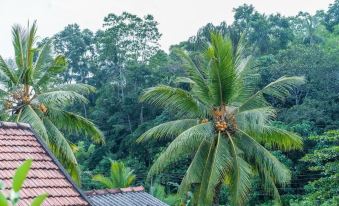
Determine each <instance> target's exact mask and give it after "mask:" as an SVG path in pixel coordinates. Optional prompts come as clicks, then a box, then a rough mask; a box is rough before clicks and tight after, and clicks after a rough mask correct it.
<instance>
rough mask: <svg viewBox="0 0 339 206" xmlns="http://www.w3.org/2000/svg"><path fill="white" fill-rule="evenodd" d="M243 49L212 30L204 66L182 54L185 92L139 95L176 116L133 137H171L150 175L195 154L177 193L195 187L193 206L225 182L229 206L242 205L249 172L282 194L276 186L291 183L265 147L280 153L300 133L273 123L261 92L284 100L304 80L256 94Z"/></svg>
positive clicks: (162, 89) (284, 80)
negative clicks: (227, 187)
mask: <svg viewBox="0 0 339 206" xmlns="http://www.w3.org/2000/svg"><path fill="white" fill-rule="evenodd" d="M242 49H243V48H242V47H241V44H240V45H239V47H238V48H234V49H233V48H232V42H231V41H230V40H229V39H224V38H223V37H222V36H221V35H219V34H213V35H212V38H211V45H210V47H209V48H208V49H207V50H206V51H205V53H206V62H207V63H206V64H196V63H195V62H194V61H193V60H192V59H191V58H190V57H189V56H188V55H187V54H186V53H185V52H182V51H179V53H181V55H182V58H183V61H184V68H185V71H186V73H187V75H188V77H182V78H179V79H178V81H179V82H182V83H184V84H188V85H189V86H190V89H189V90H188V91H187V90H185V89H182V88H175V87H170V86H165V85H160V86H156V87H151V88H149V89H147V90H146V91H145V93H144V94H143V95H142V96H141V100H142V101H143V102H148V103H150V104H153V105H157V106H161V107H165V108H167V109H169V110H170V111H172V112H174V113H176V114H177V115H176V116H177V117H178V119H177V120H174V121H170V122H166V123H163V124H160V125H158V126H156V127H153V128H152V129H150V130H148V131H147V132H145V133H144V134H143V135H141V137H140V138H139V139H138V142H142V141H146V140H149V139H152V138H155V139H161V138H168V137H175V138H174V139H173V141H172V142H171V143H170V145H169V146H168V147H167V149H166V150H165V151H164V152H163V153H162V154H161V155H160V156H159V158H158V159H157V160H156V161H155V162H154V164H153V166H152V167H151V169H150V171H149V177H151V176H153V175H155V174H158V173H160V172H161V171H162V170H163V169H164V168H166V167H167V166H168V165H170V164H171V163H173V162H176V161H178V160H179V159H181V158H183V157H187V156H189V155H193V159H192V161H191V164H190V166H189V168H188V169H187V172H186V174H185V176H184V178H183V180H182V182H181V186H180V189H179V190H180V193H185V192H186V191H188V190H191V189H193V191H194V201H193V202H194V205H211V204H212V202H214V204H218V201H219V191H220V187H221V186H222V184H223V183H226V184H227V185H228V186H229V189H230V199H231V204H232V205H243V204H245V202H246V199H247V197H248V195H249V193H248V191H249V190H250V183H251V181H250V178H251V175H252V171H255V172H257V173H258V174H259V176H260V177H261V179H262V181H263V182H264V185H265V188H266V189H267V190H269V191H273V194H274V196H275V197H276V198H277V199H279V193H278V190H277V188H276V186H275V185H276V184H281V185H286V184H288V183H289V181H290V179H291V177H290V172H289V170H288V169H287V168H286V167H285V166H284V165H283V164H282V163H280V162H279V160H278V159H277V158H275V157H274V156H273V155H272V154H271V153H270V152H269V151H268V150H267V149H266V148H265V147H268V148H279V149H281V150H284V151H289V150H293V149H300V148H301V147H302V141H301V139H300V137H299V136H298V135H296V134H294V133H291V132H288V131H285V130H282V129H279V128H275V127H273V126H272V125H270V121H271V118H272V117H273V116H274V114H275V111H274V109H273V108H272V107H271V106H270V105H269V103H268V102H267V101H266V99H265V96H267V95H269V96H272V97H274V98H277V99H284V98H285V97H286V96H288V95H289V91H290V90H291V89H292V88H294V86H296V85H299V84H302V83H303V82H304V79H303V78H302V77H281V78H279V79H277V80H276V81H273V82H271V83H270V84H268V85H267V86H265V87H263V88H262V89H261V90H259V91H257V92H254V89H255V87H253V84H250V83H249V82H251V78H250V76H248V75H247V74H248V72H249V71H248V67H246V62H244V61H243V60H244V59H243V56H242V53H241V52H242ZM252 80H253V79H252Z"/></svg>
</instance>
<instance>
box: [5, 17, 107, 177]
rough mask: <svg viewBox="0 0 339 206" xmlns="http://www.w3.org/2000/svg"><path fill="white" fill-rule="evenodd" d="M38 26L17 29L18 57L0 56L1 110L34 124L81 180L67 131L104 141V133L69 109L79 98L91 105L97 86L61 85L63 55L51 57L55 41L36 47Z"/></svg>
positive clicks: (65, 66)
mask: <svg viewBox="0 0 339 206" xmlns="http://www.w3.org/2000/svg"><path fill="white" fill-rule="evenodd" d="M36 31H37V26H36V22H34V23H33V24H32V25H31V26H29V25H28V27H27V28H23V27H21V26H19V25H15V26H13V28H12V35H13V46H14V51H15V59H14V60H15V61H14V63H12V64H8V63H6V62H5V61H4V59H3V58H2V57H1V56H0V84H1V87H0V109H1V111H2V118H3V119H5V120H9V121H16V122H25V123H29V124H30V125H31V126H32V127H33V129H34V130H35V131H36V132H37V133H38V134H39V135H40V136H41V138H42V139H43V140H44V141H45V143H46V144H47V145H48V146H49V147H50V149H51V150H52V151H53V153H54V154H55V155H56V156H57V158H58V159H59V160H60V161H61V163H62V164H63V165H64V166H65V167H66V168H67V169H68V171H69V172H70V174H71V176H72V177H73V178H74V179H75V180H76V181H77V182H79V181H80V180H79V168H78V163H77V161H76V158H75V156H74V154H73V151H72V148H71V146H70V143H69V141H68V140H67V138H66V137H65V136H64V135H66V134H67V135H71V134H77V135H84V136H87V137H90V138H91V139H92V140H93V141H94V142H97V143H100V142H103V134H102V133H101V132H100V130H99V129H98V128H96V127H95V125H94V124H93V123H92V122H91V121H89V120H88V119H86V118H84V117H82V116H80V115H78V114H75V113H72V112H69V111H66V110H65V107H67V106H69V105H72V104H73V103H75V102H79V103H86V102H87V99H86V98H85V97H84V95H87V94H89V93H91V92H93V91H94V88H93V87H92V86H89V85H85V84H59V82H58V81H57V80H58V74H60V73H61V72H64V71H65V69H66V68H67V63H66V60H65V58H64V57H63V56H56V57H55V58H53V57H52V56H51V42H50V41H48V42H46V43H44V44H43V45H41V46H40V47H38V48H37V47H35V43H36V38H37V37H36Z"/></svg>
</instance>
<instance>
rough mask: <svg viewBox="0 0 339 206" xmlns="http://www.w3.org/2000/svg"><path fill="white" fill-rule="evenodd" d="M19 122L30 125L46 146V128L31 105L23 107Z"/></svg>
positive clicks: (47, 139)
mask: <svg viewBox="0 0 339 206" xmlns="http://www.w3.org/2000/svg"><path fill="white" fill-rule="evenodd" d="M20 122H25V123H28V124H30V125H32V127H33V128H34V130H35V131H36V132H37V133H38V134H39V135H40V136H41V137H42V138H43V140H44V141H45V142H46V144H48V142H49V138H48V134H47V130H46V127H45V125H44V123H43V121H42V120H41V118H40V117H39V115H38V114H37V113H36V111H35V110H34V109H33V108H32V106H31V105H26V106H25V107H23V111H22V114H21V117H20Z"/></svg>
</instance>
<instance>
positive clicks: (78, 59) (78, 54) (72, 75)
mask: <svg viewBox="0 0 339 206" xmlns="http://www.w3.org/2000/svg"><path fill="white" fill-rule="evenodd" d="M93 41H94V35H93V33H92V32H91V31H90V30H88V29H85V30H80V27H79V25H77V24H70V25H68V26H66V27H65V28H64V30H63V31H61V32H59V33H57V34H56V35H54V37H53V46H54V47H53V48H54V52H55V53H56V54H60V55H64V56H65V57H66V58H67V60H68V69H67V70H66V71H65V72H64V73H63V74H61V76H62V77H63V79H64V80H65V81H66V82H72V81H76V82H78V83H88V79H89V78H90V76H93V73H94V71H93V70H94V68H93V67H94V66H93V61H94V60H93V58H94V53H95V50H94V44H93Z"/></svg>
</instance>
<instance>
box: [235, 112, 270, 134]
mask: <svg viewBox="0 0 339 206" xmlns="http://www.w3.org/2000/svg"><path fill="white" fill-rule="evenodd" d="M275 115H276V111H275V109H274V108H273V107H259V108H254V109H250V110H245V111H241V112H238V113H237V114H236V118H237V124H238V127H239V128H240V129H241V130H243V131H258V132H262V131H263V129H264V127H266V126H267V125H269V124H270V122H271V120H272V119H273V117H275Z"/></svg>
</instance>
